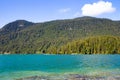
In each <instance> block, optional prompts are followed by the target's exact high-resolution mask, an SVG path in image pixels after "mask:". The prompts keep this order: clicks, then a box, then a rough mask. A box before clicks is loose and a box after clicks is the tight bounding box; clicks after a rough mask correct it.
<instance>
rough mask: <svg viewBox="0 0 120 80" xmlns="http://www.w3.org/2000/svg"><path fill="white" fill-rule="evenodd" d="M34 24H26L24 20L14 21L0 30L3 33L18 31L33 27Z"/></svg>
mask: <svg viewBox="0 0 120 80" xmlns="http://www.w3.org/2000/svg"><path fill="white" fill-rule="evenodd" d="M33 24H34V23H32V22H28V21H26V20H16V21H14V22H11V23H8V24H7V25H5V26H4V27H3V28H2V30H1V31H2V32H3V33H9V32H16V31H20V30H22V29H24V28H26V27H29V26H31V25H33Z"/></svg>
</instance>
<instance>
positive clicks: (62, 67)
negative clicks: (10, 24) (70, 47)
mask: <svg viewBox="0 0 120 80" xmlns="http://www.w3.org/2000/svg"><path fill="white" fill-rule="evenodd" d="M69 74H80V75H85V76H102V77H107V76H120V55H32V54H31V55H0V80H15V79H18V78H23V77H29V76H36V75H37V76H54V77H55V76H57V77H58V76H59V77H63V76H67V75H69Z"/></svg>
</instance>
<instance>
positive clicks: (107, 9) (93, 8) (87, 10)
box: [81, 0, 116, 16]
mask: <svg viewBox="0 0 120 80" xmlns="http://www.w3.org/2000/svg"><path fill="white" fill-rule="evenodd" d="M81 10H82V15H84V16H98V15H101V14H104V13H111V12H114V11H115V10H116V9H115V8H114V7H113V6H112V3H111V2H108V1H107V2H105V1H102V0H100V1H98V2H97V3H93V4H85V5H84V6H83V7H82V8H81Z"/></svg>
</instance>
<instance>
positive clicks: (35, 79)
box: [16, 76, 49, 80]
mask: <svg viewBox="0 0 120 80" xmlns="http://www.w3.org/2000/svg"><path fill="white" fill-rule="evenodd" d="M16 80H49V79H46V78H43V77H40V76H31V77H25V78H20V79H16Z"/></svg>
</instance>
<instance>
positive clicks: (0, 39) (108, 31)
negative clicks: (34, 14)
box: [0, 17, 120, 54]
mask: <svg viewBox="0 0 120 80" xmlns="http://www.w3.org/2000/svg"><path fill="white" fill-rule="evenodd" d="M105 35H108V36H105ZM93 36H94V37H93ZM100 36H101V37H100ZM109 37H110V39H109ZM119 37H120V21H112V20H109V19H101V18H94V17H80V18H75V19H68V20H55V21H49V22H44V23H32V22H28V21H25V20H17V21H15V22H11V23H9V24H7V25H5V26H4V27H3V28H2V29H0V53H1V54H3V53H63V54H64V53H66V54H67V53H68V54H70V53H84V54H92V53H94V54H95V53H119V49H120V45H119V43H120V40H119V39H120V38H119ZM86 38H87V39H86ZM98 38H100V39H98ZM86 40H88V41H89V43H87V42H84V41H86ZM104 40H105V43H104ZM109 40H110V41H109ZM92 41H93V42H96V43H93V42H92ZM97 41H98V42H97ZM76 42H78V43H79V47H80V46H81V45H82V48H79V50H76V49H78V46H75V45H74V47H72V45H73V44H76ZM107 42H108V43H107ZM116 43H118V44H116ZM68 44H69V47H68ZM87 44H90V45H87ZM92 44H94V45H92ZM98 45H100V46H98ZM113 45H114V46H113ZM96 46H97V47H96ZM101 46H102V49H101ZM111 46H112V47H111ZM106 47H107V48H106ZM71 48H72V49H71ZM65 49H67V50H65ZM73 49H74V50H73Z"/></svg>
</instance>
